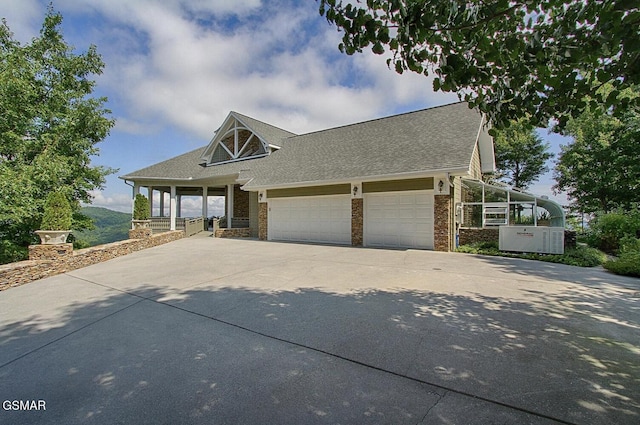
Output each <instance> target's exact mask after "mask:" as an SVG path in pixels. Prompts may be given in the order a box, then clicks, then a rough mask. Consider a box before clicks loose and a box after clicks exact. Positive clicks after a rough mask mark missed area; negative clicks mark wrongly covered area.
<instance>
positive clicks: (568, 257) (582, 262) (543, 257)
mask: <svg viewBox="0 0 640 425" xmlns="http://www.w3.org/2000/svg"><path fill="white" fill-rule="evenodd" d="M456 251H457V252H465V253H468V254H483V255H493V256H498V257H509V258H524V259H527V260H537V261H546V262H549V263H559V264H567V265H570V266H579V267H595V266H599V265H600V264H602V263H603V262H604V261H605V260H606V258H607V256H606V255H605V254H604V253H603V252H601V251H600V250H598V249H595V248H590V247H586V246H580V245H579V246H577V247H576V248H569V249H566V250H565V251H564V254H562V255H559V254H536V253H530V252H529V253H518V252H508V251H500V250H499V249H498V243H497V242H480V243H473V244H469V245H462V246H460V247H459V248H458V249H457V250H456Z"/></svg>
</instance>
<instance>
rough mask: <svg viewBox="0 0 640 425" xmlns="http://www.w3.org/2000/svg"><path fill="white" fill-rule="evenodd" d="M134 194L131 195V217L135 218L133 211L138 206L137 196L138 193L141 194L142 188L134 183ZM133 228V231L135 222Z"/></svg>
mask: <svg viewBox="0 0 640 425" xmlns="http://www.w3.org/2000/svg"><path fill="white" fill-rule="evenodd" d="M131 192H132V194H131V216H133V210H134V208H135V205H136V195H137V194H138V193H140V186H139V185H138V183H136V182H134V183H133V188H132V191H131ZM131 228H132V229H133V222H131Z"/></svg>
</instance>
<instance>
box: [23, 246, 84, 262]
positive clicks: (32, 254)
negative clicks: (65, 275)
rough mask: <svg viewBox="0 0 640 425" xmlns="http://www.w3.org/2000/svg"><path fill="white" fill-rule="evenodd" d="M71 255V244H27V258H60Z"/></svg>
mask: <svg viewBox="0 0 640 425" xmlns="http://www.w3.org/2000/svg"><path fill="white" fill-rule="evenodd" d="M71 255H73V244H72V243H63V244H58V245H29V260H60V259H63V257H66V256H71Z"/></svg>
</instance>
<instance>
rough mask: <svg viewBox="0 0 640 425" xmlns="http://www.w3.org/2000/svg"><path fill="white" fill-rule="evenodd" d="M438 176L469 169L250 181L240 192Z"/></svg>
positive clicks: (463, 173) (459, 172) (466, 174)
mask: <svg viewBox="0 0 640 425" xmlns="http://www.w3.org/2000/svg"><path fill="white" fill-rule="evenodd" d="M438 174H451V175H460V176H468V175H469V168H443V169H439V170H429V171H411V172H407V173H399V174H391V175H390V174H382V175H375V176H366V177H353V178H349V179H335V180H315V181H300V182H295V183H282V184H275V185H256V186H253V185H250V183H251V182H252V181H253V180H254V179H251V180H250V181H249V182H248V183H246V184H245V185H244V186H242V187H241V189H242V190H246V191H257V190H267V189H287V188H292V187H309V186H326V185H333V184H346V183H353V182H362V183H364V182H370V181H389V180H404V179H407V178H421V177H434V176H436V175H438Z"/></svg>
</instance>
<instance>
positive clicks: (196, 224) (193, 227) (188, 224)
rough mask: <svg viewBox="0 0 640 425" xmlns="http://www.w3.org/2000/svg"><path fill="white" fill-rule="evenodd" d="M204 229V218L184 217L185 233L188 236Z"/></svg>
mask: <svg viewBox="0 0 640 425" xmlns="http://www.w3.org/2000/svg"><path fill="white" fill-rule="evenodd" d="M203 230H204V218H202V217H195V218H185V219H184V234H185V236H186V237H187V238H188V237H189V236H192V235H195V234H196V233H200V232H202V231H203Z"/></svg>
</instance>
